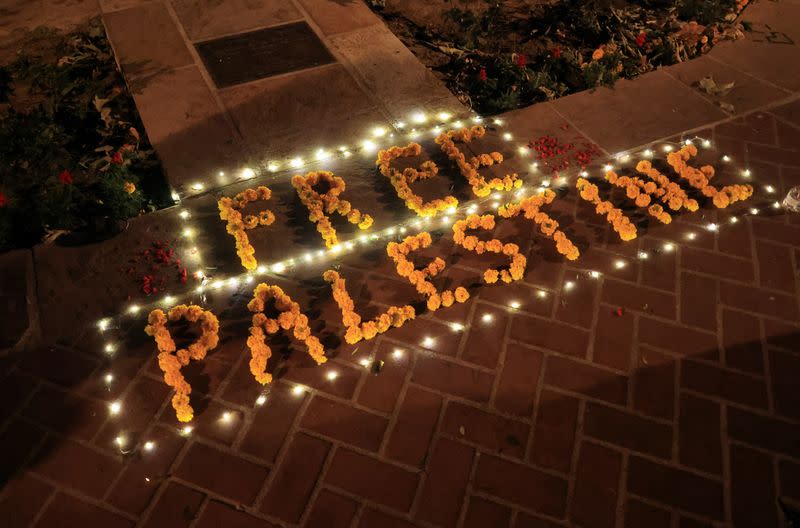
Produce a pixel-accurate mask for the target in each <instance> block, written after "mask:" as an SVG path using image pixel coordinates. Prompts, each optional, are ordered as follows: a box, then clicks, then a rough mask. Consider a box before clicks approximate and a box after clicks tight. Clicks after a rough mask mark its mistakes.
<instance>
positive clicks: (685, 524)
mask: <svg viewBox="0 0 800 528" xmlns="http://www.w3.org/2000/svg"><path fill="white" fill-rule="evenodd" d="M678 528H714V525H713V524H712V523H710V522H703V521H699V520H697V519H692V518H690V517H684V516H683V515H680V516H679V521H678Z"/></svg>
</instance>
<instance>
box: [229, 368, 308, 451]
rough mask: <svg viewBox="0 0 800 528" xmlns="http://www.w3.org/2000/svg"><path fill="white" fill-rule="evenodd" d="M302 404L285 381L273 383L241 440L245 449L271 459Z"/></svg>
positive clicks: (301, 400) (301, 399)
mask: <svg viewBox="0 0 800 528" xmlns="http://www.w3.org/2000/svg"><path fill="white" fill-rule="evenodd" d="M302 405H303V398H300V397H298V396H297V395H295V394H292V392H291V390H290V387H289V386H288V385H286V384H284V383H273V384H272V389H271V390H270V393H269V395H268V396H267V401H266V403H265V404H264V405H263V406H261V407H260V408H258V409H257V411H256V412H255V414H254V416H253V421H252V423H251V424H250V429H249V430H248V431H247V434H246V435H245V437H244V440H243V442H242V447H241V449H242V451H244V452H245V453H249V454H251V455H253V456H256V457H258V458H261V459H264V460H266V461H269V462H272V461H273V460H275V457H276V456H278V451H279V450H280V448H281V446H282V445H283V442H284V440H285V438H286V433H287V432H288V431H289V429H290V428H291V427H292V423H294V420H295V416H297V413H298V411H299V410H300V407H301V406H302Z"/></svg>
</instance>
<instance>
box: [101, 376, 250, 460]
mask: <svg viewBox="0 0 800 528" xmlns="http://www.w3.org/2000/svg"><path fill="white" fill-rule="evenodd" d="M162 385H163V383H162ZM123 405H125V404H123ZM192 405H193V406H194V408H195V409H202V412H197V413H196V414H195V416H194V418H193V420H192V427H193V428H194V430H193V432H192V435H193V436H194V437H195V438H203V439H206V440H210V441H212V442H219V443H220V444H225V445H228V446H230V445H232V444H233V442H234V440H236V438H238V436H239V432H240V430H241V428H242V427H244V426H245V420H244V416H243V414H242V412H241V411H238V410H235V409H231V407H230V406H229V405H227V404H225V403H223V402H219V401H217V400H212V399H211V398H208V397H204V398H203V399H202V400H199V401H197V400H196V399H193V400H192ZM223 416H228V418H227V419H225V418H223ZM159 421H160V422H161V423H163V424H164V425H165V426H167V427H173V428H181V427H183V425H184V424H181V423H180V422H179V421H178V419H177V417H176V416H175V410H174V409H173V408H172V406H167V407H164V412H162V413H161V416H160V417H159ZM103 432H104V433H105V434H106V435H107V436H108V437H110V436H111V434H113V433H114V430H113V429H111V428H108V427H106V428H105V429H104V430H103ZM110 441H111V438H109V439H108V440H107V442H106V443H108V442H110Z"/></svg>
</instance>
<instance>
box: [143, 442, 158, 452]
mask: <svg viewBox="0 0 800 528" xmlns="http://www.w3.org/2000/svg"><path fill="white" fill-rule="evenodd" d="M155 447H156V443H155V442H152V441H147V442H145V443H144V450H145V451H152V450H153V449H155Z"/></svg>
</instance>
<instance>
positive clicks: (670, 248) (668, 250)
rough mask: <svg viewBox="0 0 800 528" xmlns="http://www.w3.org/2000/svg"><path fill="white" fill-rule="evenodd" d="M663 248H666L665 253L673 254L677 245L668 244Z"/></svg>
mask: <svg viewBox="0 0 800 528" xmlns="http://www.w3.org/2000/svg"><path fill="white" fill-rule="evenodd" d="M663 248H664V251H666V252H667V253H669V252H671V251H672V250H673V249H675V244H673V243H672V242H667V243H666V244H664V246H663Z"/></svg>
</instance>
